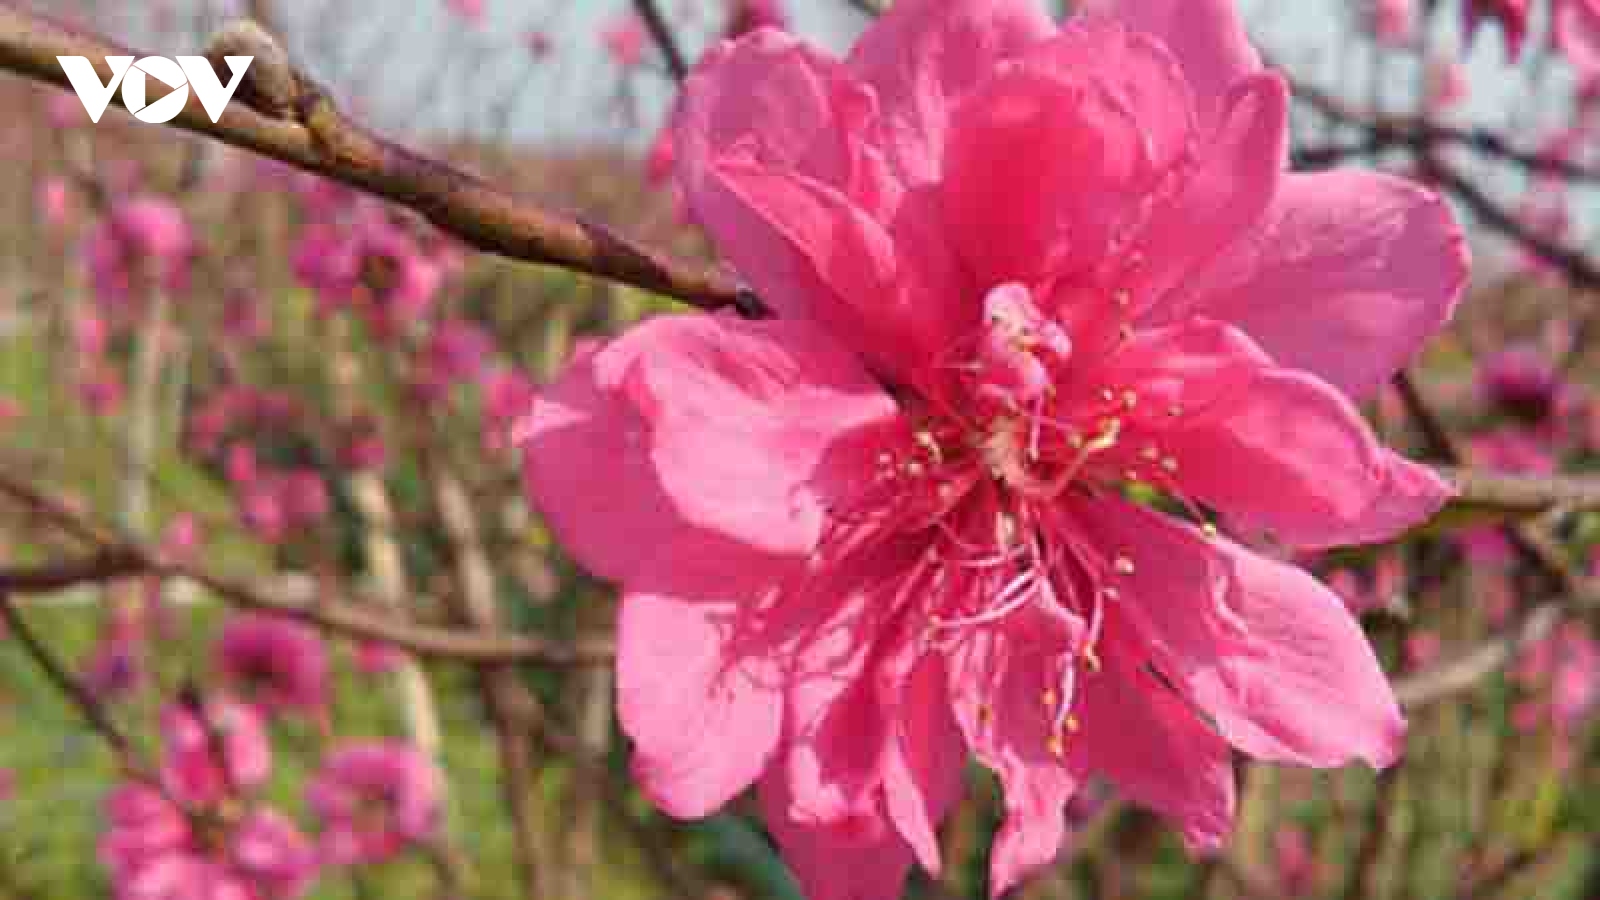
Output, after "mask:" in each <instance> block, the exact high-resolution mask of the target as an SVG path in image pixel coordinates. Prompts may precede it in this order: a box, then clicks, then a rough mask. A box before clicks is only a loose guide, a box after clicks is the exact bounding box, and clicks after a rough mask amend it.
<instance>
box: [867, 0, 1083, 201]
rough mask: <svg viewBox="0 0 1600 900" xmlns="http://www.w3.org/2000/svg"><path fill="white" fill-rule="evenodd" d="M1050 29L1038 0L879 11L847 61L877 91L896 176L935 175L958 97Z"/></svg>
mask: <svg viewBox="0 0 1600 900" xmlns="http://www.w3.org/2000/svg"><path fill="white" fill-rule="evenodd" d="M1053 33H1055V25H1054V23H1052V22H1051V21H1050V19H1049V17H1048V16H1046V15H1045V13H1044V11H1043V9H1041V7H1040V4H1039V3H1038V2H1037V0H900V2H897V3H895V4H894V6H892V7H891V8H890V9H889V11H888V12H887V13H885V14H883V15H882V16H881V17H879V18H878V20H877V21H876V22H875V23H874V24H873V26H872V27H871V28H870V29H868V30H867V32H866V34H864V35H862V37H861V39H860V40H859V41H858V42H857V43H856V45H855V48H854V49H853V50H852V51H851V53H850V58H849V61H848V62H847V63H846V65H847V66H848V67H849V68H850V70H851V71H852V72H853V73H855V75H856V77H858V78H860V79H861V80H862V81H863V82H865V83H866V84H867V85H869V86H870V87H872V88H873V89H874V90H875V91H877V95H878V99H879V101H880V103H881V106H882V117H883V132H884V137H883V142H884V144H885V147H886V156H887V158H888V159H889V161H890V162H891V164H892V165H893V166H894V168H895V171H896V172H897V174H898V177H899V178H900V179H901V180H902V181H903V182H905V183H907V184H909V185H915V184H923V183H927V182H932V181H936V180H938V179H939V176H940V173H941V172H942V171H943V164H942V156H943V153H944V149H945V147H946V146H947V142H948V137H947V133H948V131H949V130H950V128H951V124H950V112H951V110H952V109H954V107H955V105H956V100H957V99H959V98H960V97H961V95H962V94H964V93H966V92H967V91H968V90H971V89H972V88H973V87H974V86H975V85H977V84H978V82H979V81H981V80H982V79H983V78H985V77H986V76H988V75H989V74H990V72H992V71H993V70H994V69H995V68H997V67H998V66H999V64H1000V63H1001V62H1003V61H1004V60H1007V59H1010V58H1012V57H1014V56H1016V55H1018V54H1019V53H1020V52H1022V51H1023V50H1024V49H1026V48H1027V47H1029V46H1031V45H1033V44H1035V43H1037V42H1039V41H1042V40H1044V39H1045V38H1047V37H1049V36H1050V35H1051V34H1053Z"/></svg>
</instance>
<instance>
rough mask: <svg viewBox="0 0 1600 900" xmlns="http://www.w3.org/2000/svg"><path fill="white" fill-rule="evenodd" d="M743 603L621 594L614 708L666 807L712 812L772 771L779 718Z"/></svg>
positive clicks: (771, 678)
mask: <svg viewBox="0 0 1600 900" xmlns="http://www.w3.org/2000/svg"><path fill="white" fill-rule="evenodd" d="M737 625H738V604H737V603H733V602H713V601H693V600H683V599H678V598H674V597H667V596H659V595H655V594H648V593H630V594H628V595H626V596H625V597H624V598H623V601H622V610H621V616H620V619H619V622H618V626H617V713H618V717H619V718H620V719H621V721H622V727H623V729H624V730H625V731H626V732H627V733H628V736H629V737H630V738H632V739H633V741H634V743H635V752H634V758H633V771H634V776H635V777H636V778H637V779H638V781H639V784H640V787H641V789H642V790H643V791H644V792H645V793H646V794H647V795H648V796H649V797H650V799H651V800H652V801H654V802H655V804H656V805H657V806H659V807H660V808H661V809H662V810H664V811H665V812H667V813H668V814H670V815H673V816H678V817H680V818H697V817H700V816H705V815H709V814H710V813H712V812H714V811H715V810H717V809H718V808H719V807H721V806H722V805H723V804H725V803H727V802H728V801H729V800H730V799H732V798H733V797H734V796H735V795H737V794H738V793H739V792H740V791H742V790H744V789H745V788H746V787H748V786H749V785H750V784H751V783H752V782H753V781H755V779H756V778H757V777H758V776H759V775H760V774H761V772H762V770H763V769H765V768H766V766H767V763H768V761H769V760H770V759H771V757H772V754H773V752H774V751H775V749H776V748H777V745H778V737H779V735H780V732H781V729H782V724H783V704H782V697H781V695H780V694H779V692H778V689H777V684H776V682H777V679H776V673H775V671H774V667H773V666H772V665H771V664H770V663H769V662H767V661H765V660H764V656H763V650H764V648H763V647H762V646H760V645H759V644H757V645H756V646H751V647H746V646H743V644H742V641H743V638H742V637H741V635H740V634H738V633H736V628H737Z"/></svg>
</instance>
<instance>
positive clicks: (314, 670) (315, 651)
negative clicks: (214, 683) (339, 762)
mask: <svg viewBox="0 0 1600 900" xmlns="http://www.w3.org/2000/svg"><path fill="white" fill-rule="evenodd" d="M215 653H216V667H217V671H218V672H220V673H221V674H222V677H223V679H224V680H225V681H226V683H227V685H228V687H229V689H230V690H232V691H233V692H234V693H235V694H236V695H237V696H238V697H240V698H241V699H243V700H245V701H246V702H249V703H251V704H254V705H255V706H256V707H257V708H259V709H260V710H261V711H262V712H264V713H267V714H269V715H270V714H274V713H279V712H298V713H319V712H321V711H322V710H323V709H324V708H325V706H326V704H327V701H328V656H327V650H326V648H325V647H324V645H323V642H322V637H321V636H320V635H319V634H317V632H316V631H315V630H314V629H312V628H310V627H308V626H306V625H302V624H300V623H298V622H292V621H289V620H288V619H285V618H282V617H280V616H269V615H265V614H259V613H245V614H240V615H235V616H233V617H232V618H230V619H229V620H228V622H227V624H226V625H224V626H223V628H222V634H221V636H220V637H219V638H218V640H217V646H216V651H215Z"/></svg>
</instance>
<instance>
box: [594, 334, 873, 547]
mask: <svg viewBox="0 0 1600 900" xmlns="http://www.w3.org/2000/svg"><path fill="white" fill-rule="evenodd" d="M632 345H638V346H639V347H640V352H638V353H637V355H636V356H635V357H634V358H633V359H632V360H631V364H630V365H629V367H628V369H627V372H626V374H625V375H623V377H622V384H623V385H624V390H625V392H626V393H627V395H628V396H629V398H630V399H631V400H632V401H633V403H634V406H635V408H637V409H638V410H639V411H640V412H641V414H642V415H643V417H644V418H645V420H647V421H648V422H649V424H650V427H651V434H650V447H651V449H650V458H651V462H652V463H653V465H654V468H655V471H656V474H657V476H658V477H659V479H660V483H661V487H662V489H663V491H664V492H665V493H666V495H667V496H668V497H669V498H671V501H672V503H673V505H674V507H675V508H676V509H677V511H678V512H679V513H680V514H681V515H682V516H683V518H684V519H685V520H686V521H687V522H688V523H689V524H691V525H693V526H697V527H699V528H703V529H706V530H707V531H711V532H713V533H715V534H719V535H723V536H726V537H728V538H730V539H732V540H735V541H738V542H740V543H743V544H745V545H748V546H751V547H755V548H757V549H759V550H761V551H764V552H767V553H770V554H773V555H777V556H789V557H801V556H804V555H806V554H808V553H810V552H811V551H812V550H813V549H814V548H815V546H816V543H817V538H818V536H819V534H820V531H821V528H822V522H823V518H824V516H825V514H826V512H827V509H828V508H829V506H830V504H831V502H832V501H835V500H837V499H838V498H836V497H830V496H828V490H829V487H830V486H832V487H841V486H845V485H846V484H847V483H848V482H849V481H851V480H852V479H853V478H855V477H858V476H859V477H868V476H867V474H866V473H867V472H869V471H870V470H869V469H867V466H869V465H870V460H868V459H865V458H862V457H861V456H860V455H856V454H848V453H840V452H834V451H835V450H837V449H838V448H839V447H840V446H841V445H843V444H845V443H847V441H848V439H849V438H850V437H851V436H852V435H853V434H856V433H859V432H861V431H870V430H872V429H874V428H876V427H878V426H882V425H885V424H888V423H894V422H897V421H898V417H899V411H898V409H897V407H896V405H895V402H894V400H893V399H891V398H890V397H889V395H888V394H886V393H884V391H883V389H882V388H880V387H879V386H878V384H877V383H876V382H875V381H873V380H872V379H871V378H870V377H869V376H868V375H867V373H866V372H865V371H864V370H863V369H862V368H861V366H860V364H859V362H858V361H857V360H856V359H855V358H854V357H853V356H851V355H850V354H849V352H848V351H847V350H846V349H845V348H844V347H842V346H841V345H839V344H837V343H835V342H833V341H832V340H831V339H830V338H829V337H828V336H826V335H825V334H823V333H822V332H821V331H819V330H817V329H816V328H814V327H812V326H810V325H808V324H806V323H804V322H796V321H787V320H769V321H761V322H748V321H744V320H741V319H736V318H733V317H712V316H703V315H688V316H668V317H662V318H658V319H654V320H652V321H650V322H647V323H645V324H643V325H640V326H638V327H636V328H634V329H633V330H632V331H631V332H629V333H628V335H627V336H626V337H624V338H622V339H621V340H620V341H619V342H618V344H617V345H614V347H616V349H617V353H618V354H621V353H623V352H625V351H626V349H627V348H628V347H629V346H632ZM609 356H610V353H609V352H608V354H607V357H609ZM608 361H609V360H608V358H602V360H601V364H602V365H604V364H606V363H607V362H608Z"/></svg>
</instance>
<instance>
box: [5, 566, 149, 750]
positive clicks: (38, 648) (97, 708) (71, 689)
mask: <svg viewBox="0 0 1600 900" xmlns="http://www.w3.org/2000/svg"><path fill="white" fill-rule="evenodd" d="M0 617H3V618H4V619H5V623H6V627H7V628H8V629H9V630H10V632H11V636H12V637H13V638H15V639H16V642H17V643H18V644H20V645H21V646H22V650H23V652H24V653H26V654H28V658H29V659H31V660H33V663H34V664H35V665H37V666H38V667H39V670H40V671H41V672H43V673H44V674H45V677H46V678H48V679H49V680H50V682H51V683H52V684H54V685H55V686H56V689H57V690H59V691H61V693H62V694H64V695H66V698H67V699H68V700H69V701H71V702H72V705H73V706H76V707H77V708H78V712H80V713H82V714H83V718H84V720H85V721H87V722H88V723H89V726H90V727H91V728H93V729H94V730H95V731H96V732H97V733H99V735H100V736H101V737H102V738H104V739H105V742H106V743H107V744H109V745H110V746H111V749H112V751H113V752H115V753H116V755H117V759H118V761H119V762H121V764H122V765H123V766H124V767H126V768H128V769H129V770H130V771H131V770H132V769H133V768H134V759H135V753H134V748H133V742H132V741H130V740H128V738H127V736H126V735H124V734H123V733H122V731H121V730H119V729H118V728H117V726H116V723H114V722H112V721H111V717H110V716H109V715H108V714H107V713H106V711H105V708H104V707H102V706H101V705H100V702H99V701H98V700H96V699H95V696H94V694H92V693H90V692H89V689H88V688H86V687H84V686H83V684H82V683H81V682H79V681H78V679H76V678H74V677H73V675H72V673H71V672H69V671H68V670H67V667H66V666H64V665H62V663H61V661H60V660H58V659H56V658H55V654H53V653H52V652H50V648H49V647H47V646H45V644H44V642H43V641H41V640H39V637H38V635H36V634H34V633H33V629H32V628H30V627H29V626H28V622H27V620H26V619H24V618H23V617H22V613H21V611H20V610H18V609H17V606H16V602H15V600H14V599H13V598H12V596H11V595H10V594H6V593H3V592H0Z"/></svg>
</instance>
